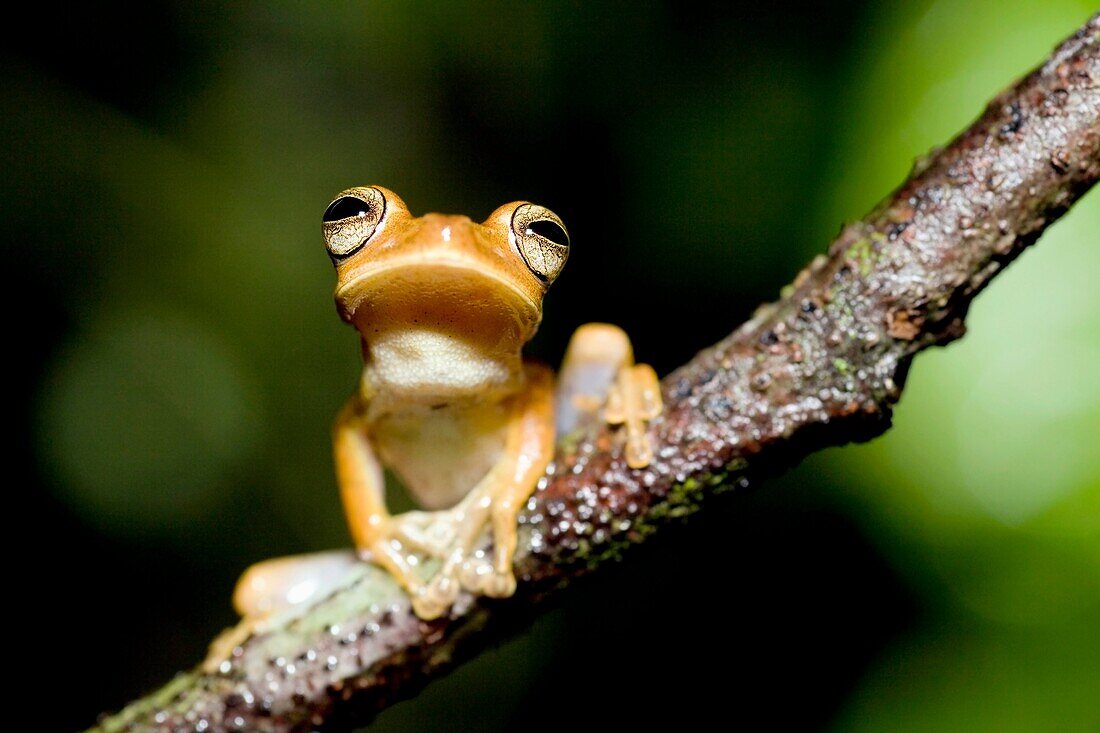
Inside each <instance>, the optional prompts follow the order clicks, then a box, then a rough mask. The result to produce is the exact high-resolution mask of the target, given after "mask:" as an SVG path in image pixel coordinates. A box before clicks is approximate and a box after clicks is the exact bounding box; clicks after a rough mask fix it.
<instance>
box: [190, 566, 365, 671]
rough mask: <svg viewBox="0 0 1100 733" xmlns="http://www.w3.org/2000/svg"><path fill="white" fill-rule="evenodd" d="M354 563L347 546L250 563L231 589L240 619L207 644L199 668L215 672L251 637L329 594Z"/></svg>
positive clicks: (346, 576) (347, 576)
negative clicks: (232, 589)
mask: <svg viewBox="0 0 1100 733" xmlns="http://www.w3.org/2000/svg"><path fill="white" fill-rule="evenodd" d="M358 563H359V560H358V558H356V556H355V553H354V552H352V551H351V550H331V551H328V552H314V553H309V554H306V555H291V556H287V557H276V558H272V559H270V560H264V561H263V562H258V563H256V564H255V565H252V566H251V567H249V568H248V569H247V570H245V571H244V573H242V574H241V577H240V580H238V581H237V587H236V588H235V589H234V591H233V607H234V608H235V609H236V611H237V613H239V614H240V615H241V617H242V618H241V621H240V622H239V623H238V624H237V625H236V626H234V627H232V628H229V629H226V630H225V631H223V632H222V633H221V634H219V635H218V637H217V638H216V639H214V641H213V643H211V644H210V649H209V651H208V652H207V655H206V659H205V661H204V662H203V669H205V670H206V671H207V672H211V673H212V672H215V671H217V670H218V669H219V667H220V666H221V664H222V663H223V662H224V661H225V660H227V659H229V658H230V656H231V655H232V654H233V650H234V649H236V648H237V647H238V646H240V645H241V644H243V643H244V642H245V641H246V640H247V639H248V638H249V637H250V636H255V635H256V634H262V633H264V632H265V631H266V630H267V629H268V628H270V627H271V626H272V625H273V624H274V623H275V622H276V621H277V620H280V619H283V618H285V617H286V616H287V615H288V614H294V613H297V612H298V611H299V609H304V608H307V607H308V606H309V604H310V602H312V601H315V600H318V599H320V598H324V597H326V596H328V595H329V594H331V593H332V592H333V591H335V590H336V589H337V588H339V587H340V586H342V585H343V584H344V583H346V582H347V580H348V578H349V573H350V572H351V571H352V570H353V569H354V568H355V567H356V566H357V565H358Z"/></svg>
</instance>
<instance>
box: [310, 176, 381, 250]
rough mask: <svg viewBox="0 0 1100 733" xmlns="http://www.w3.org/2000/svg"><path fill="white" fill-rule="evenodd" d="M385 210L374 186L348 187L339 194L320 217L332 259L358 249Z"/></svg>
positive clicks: (372, 234) (371, 233)
mask: <svg viewBox="0 0 1100 733" xmlns="http://www.w3.org/2000/svg"><path fill="white" fill-rule="evenodd" d="M385 214H386V197H385V196H383V195H382V192H381V191H379V190H378V189H377V188H350V189H348V190H347V191H344V192H343V193H342V194H340V195H339V196H338V197H337V198H336V200H335V201H333V202H332V203H331V204H329V205H328V208H327V209H325V215H324V216H323V217H321V232H322V233H323V234H324V235H325V246H326V247H327V248H328V254H329V257H331V258H332V261H333V262H334V263H335V262H339V261H340V260H342V259H344V258H346V257H350V256H351V255H353V254H355V253H356V252H358V251H359V250H361V249H362V248H363V246H364V245H365V244H366V243H367V241H368V240H370V238H371V237H372V236H374V230H375V229H377V228H378V224H379V222H381V221H382V217H383V216H385Z"/></svg>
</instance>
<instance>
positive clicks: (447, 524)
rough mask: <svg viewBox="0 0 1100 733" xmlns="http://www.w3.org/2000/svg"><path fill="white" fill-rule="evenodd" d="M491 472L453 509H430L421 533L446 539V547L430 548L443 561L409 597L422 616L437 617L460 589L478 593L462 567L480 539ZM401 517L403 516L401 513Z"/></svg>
mask: <svg viewBox="0 0 1100 733" xmlns="http://www.w3.org/2000/svg"><path fill="white" fill-rule="evenodd" d="M494 473H495V472H493V473H490V475H489V476H487V477H486V478H485V479H484V480H483V481H482V482H481V483H480V484H478V486H476V487H475V488H474V489H473V490H472V491H471V492H470V493H469V494H467V495H466V497H465V498H464V499H463V500H462V501H461V502H459V503H458V504H457V505H456V506H455V507H454V508H453V509H449V510H446V511H441V512H431V513H430V514H431V515H432V517H431V520H432V521H431V524H430V525H429V528H428V529H427V531H426V532H425V534H426V535H427V536H431V537H432V538H433V539H434V540H435V541H443V540H446V547H445V548H441V547H439V545H436V546H435V547H433V550H435V551H438V550H440V549H442V552H435V553H434V554H436V556H437V557H440V558H442V560H443V564H442V566H441V567H440V568H439V570H438V571H437V572H436V574H435V575H433V576H432V579H431V580H429V581H428V582H427V583H426V584H425V586H424V588H423V589H422V590H421V592H420V593H419V594H417V595H416V596H415V597H414V598H413V609H414V610H415V611H416V614H417V615H418V616H420V617H421V618H424V619H432V618H437V617H439V616H441V615H442V614H443V613H444V612H445V611H446V610H447V609H448V608H450V606H451V604H453V603H454V602H455V599H456V598H458V593H459V591H461V590H462V589H463V588H466V589H467V590H469V591H471V592H473V593H480V592H481V590H480V589H479V588H478V587H477V586H473V585H471V584H469V583H467V582H465V572H464V570H465V568H466V567H467V566H468V565H469V563H470V561H471V559H472V558H474V557H475V556H476V554H477V553H476V552H475V551H474V547H475V545H476V544H477V542H478V541H479V540H480V538H481V536H482V534H483V532H484V529H485V527H486V525H487V524H488V523H489V515H490V511H491V507H492V497H491V496H490V494H489V490H490V489H491V488H492V486H493V481H494ZM402 516H404V515H402Z"/></svg>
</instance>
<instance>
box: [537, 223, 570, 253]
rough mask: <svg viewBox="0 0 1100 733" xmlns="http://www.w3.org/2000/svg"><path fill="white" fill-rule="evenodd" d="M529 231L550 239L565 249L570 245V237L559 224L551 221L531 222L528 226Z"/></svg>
mask: <svg viewBox="0 0 1100 733" xmlns="http://www.w3.org/2000/svg"><path fill="white" fill-rule="evenodd" d="M527 231H529V232H534V233H535V234H537V235H539V236H540V237H543V238H545V239H549V240H550V241H551V242H553V243H554V244H560V245H562V246H563V247H565V246H568V245H569V235H568V234H566V233H565V230H564V229H562V228H561V227H560V226H559V225H558V224H556V223H555V222H552V221H550V220H549V219H539V220H538V221H533V222H531V223H530V224H528V225H527Z"/></svg>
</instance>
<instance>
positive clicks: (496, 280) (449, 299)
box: [336, 258, 542, 343]
mask: <svg viewBox="0 0 1100 733" xmlns="http://www.w3.org/2000/svg"><path fill="white" fill-rule="evenodd" d="M336 304H337V308H338V310H339V311H340V316H341V317H342V318H343V319H344V320H345V321H347V322H349V323H352V324H354V325H355V326H356V327H357V328H358V329H359V331H360V332H361V333H362V334H363V336H364V337H365V338H369V336H370V334H371V333H375V334H377V333H381V332H384V331H390V330H393V329H397V328H427V329H436V330H442V331H451V332H456V333H457V332H461V333H464V334H467V335H469V336H477V335H481V336H482V337H484V338H488V339H489V340H495V339H498V338H505V339H515V340H517V341H518V342H520V343H522V341H526V340H527V339H529V338H530V337H531V336H533V335H534V333H535V330H536V329H537V328H538V324H539V321H540V320H541V316H542V312H541V307H540V305H539V302H538V301H537V300H535V299H534V298H533V297H532V295H531V294H529V293H526V292H524V291H523V290H522V289H521V288H520V287H519V286H517V285H516V284H515V283H513V282H511V281H509V280H507V279H505V278H502V277H499V276H497V275H496V274H494V273H492V272H487V271H486V270H485V269H483V268H480V267H478V266H477V264H476V263H471V262H467V261H464V260H460V259H455V260H454V261H449V260H439V259H438V258H436V259H433V260H432V261H430V262H425V261H417V260H414V259H411V258H410V259H409V261H394V262H387V263H386V264H385V265H383V266H380V267H374V268H370V269H368V270H365V271H364V272H362V273H360V274H358V275H356V276H355V277H354V278H352V279H351V280H350V281H348V282H346V283H344V284H343V285H342V286H341V287H340V288H339V289H337V291H336Z"/></svg>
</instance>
